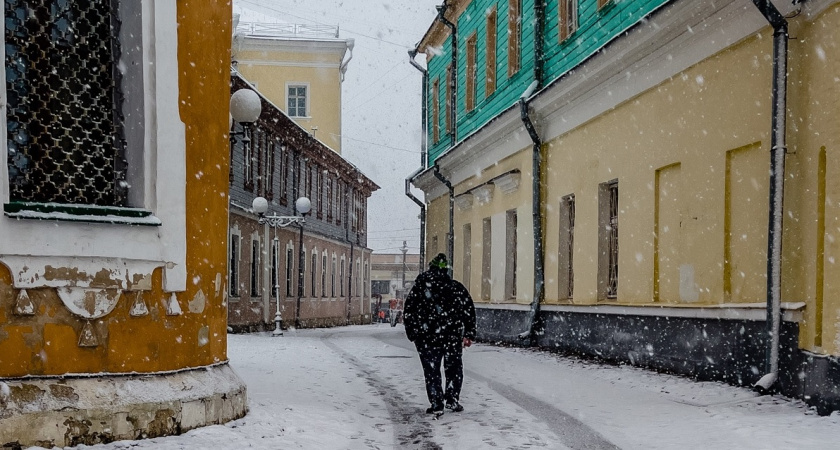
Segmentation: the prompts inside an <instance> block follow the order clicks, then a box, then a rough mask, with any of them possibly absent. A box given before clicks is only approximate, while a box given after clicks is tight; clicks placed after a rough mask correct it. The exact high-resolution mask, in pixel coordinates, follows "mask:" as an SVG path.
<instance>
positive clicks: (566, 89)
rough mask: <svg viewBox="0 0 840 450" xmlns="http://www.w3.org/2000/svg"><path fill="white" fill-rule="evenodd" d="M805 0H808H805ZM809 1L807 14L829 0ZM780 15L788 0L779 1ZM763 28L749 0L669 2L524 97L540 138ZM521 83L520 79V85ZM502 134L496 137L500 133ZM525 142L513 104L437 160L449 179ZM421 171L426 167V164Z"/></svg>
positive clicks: (463, 176)
mask: <svg viewBox="0 0 840 450" xmlns="http://www.w3.org/2000/svg"><path fill="white" fill-rule="evenodd" d="M809 3H811V2H809ZM813 3H820V4H821V5H820V7H819V8H818V7H817V6H818V5H816V4H815V5H812V7H811V8H810V9H811V10H812V11H813V12H812V13H811V15H812V16H816V15H817V14H818V12H819V11H822V10H824V9H825V8H826V7H827V6H828V4H829V3H831V2H825V1H816V2H813ZM778 6H779V8H780V11H781V12H782V13H784V14H789V13H792V12H795V8H794V6H793V5H790V4H785V5H778ZM765 27H767V23H766V21H765V20H764V18H763V17H762V16H761V14H760V13H759V12H758V11H757V9H756V8H755V5H754V4H753V3H752V2H751V1H749V0H735V1H733V2H728V3H727V2H714V1H712V0H703V1H687V0H683V1H676V2H671V3H670V4H668V5H666V6H663V7H662V8H660V9H659V10H658V11H657V12H655V13H654V16H653V20H645V21H641V22H640V23H638V24H637V25H636V26H634V27H633V28H631V29H630V30H628V31H627V32H626V33H624V34H623V35H622V36H621V37H620V38H617V39H615V40H613V41H612V42H611V43H609V44H607V45H606V46H605V47H604V48H602V49H601V50H600V51H598V52H597V53H596V54H594V55H593V56H592V57H590V58H589V59H588V60H587V61H585V62H584V63H582V64H580V65H578V66H577V67H575V68H574V69H572V70H570V71H569V72H567V73H566V74H563V75H562V76H560V77H558V78H557V79H555V80H554V81H553V82H551V83H549V84H548V85H547V86H546V87H544V88H543V89H541V90H540V91H539V92H537V93H536V94H535V95H534V96H533V97H531V101H530V107H531V109H532V110H533V113H532V116H533V117H536V118H537V121H536V123H537V128H538V131H539V132H540V134H541V136H542V139H543V142H547V141H549V140H552V139H555V138H557V137H558V136H561V135H563V134H565V133H567V132H569V131H571V130H573V129H574V128H576V127H578V126H580V125H582V124H584V123H586V122H588V121H590V120H592V119H594V118H596V117H598V116H599V115H601V114H603V113H604V112H606V111H609V110H610V109H613V108H615V107H617V106H618V105H620V104H622V103H624V102H626V101H628V100H630V99H632V98H633V97H635V96H637V95H639V94H641V93H643V92H645V91H647V90H649V89H651V88H653V87H655V86H656V85H658V84H660V83H662V82H664V81H666V80H668V79H669V78H670V77H673V76H674V75H677V74H679V73H680V72H682V71H684V70H686V69H687V68H689V67H691V66H693V65H695V64H697V63H699V62H701V61H703V60H704V59H707V58H709V57H711V56H713V55H714V54H716V53H718V52H720V51H722V50H724V49H725V48H727V47H729V46H732V45H733V44H735V43H737V42H739V41H741V40H743V39H745V38H747V37H749V36H751V35H753V34H754V33H756V32H758V31H759V30H761V29H763V28H765ZM524 89H525V87H524V86H523V90H524ZM500 137H501V140H500ZM530 145H531V140H530V139H529V137H528V133H527V132H526V131H525V128H524V126H523V125H522V123H521V121H520V118H519V110H518V108H516V104H513V105H511V106H509V107H508V108H507V109H505V110H504V111H502V112H501V113H500V114H498V115H496V116H495V117H493V118H492V119H491V120H489V121H488V122H487V123H486V124H484V125H483V126H482V127H480V128H478V129H477V130H476V131H475V132H473V133H472V134H470V135H468V136H466V137H465V138H463V139H462V140H461V141H460V142H458V143H457V144H456V145H455V146H454V147H452V148H451V149H449V150H448V151H446V152H445V153H444V154H443V155H441V156H440V157H439V158H438V159H437V164H438V165H439V166H440V171H441V173H442V174H443V175H444V176H446V177H447V178H448V179H449V180H450V181H451V182H452V184H453V185H457V184H458V183H460V182H463V181H464V180H467V179H469V178H471V177H473V176H475V174H476V168H477V167H478V168H484V167H490V166H491V165H492V164H493V163H495V162H496V161H500V160H502V159H505V158H507V157H510V156H512V155H514V154H515V153H517V152H519V151H521V150H522V149H524V148H526V147H528V146H530ZM426 172H430V170H427V171H426ZM426 172H424V173H421V174H420V175H418V176H417V177H415V180H414V182H415V185H416V186H417V187H418V188H420V189H421V190H423V191H424V192H425V193H426V195H427V201H429V200H432V199H434V198H437V197H439V196H441V195H444V194H446V193H447V191H446V189H445V188H443V187H442V186H437V185H440V183H439V182H436V180H435V179H434V176H433V175H432V174H431V173H428V174H427V173H426Z"/></svg>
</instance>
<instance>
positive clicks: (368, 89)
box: [234, 0, 442, 253]
mask: <svg viewBox="0 0 840 450" xmlns="http://www.w3.org/2000/svg"><path fill="white" fill-rule="evenodd" d="M440 3H442V1H441V0H411V1H404V0H402V1H387V0H386V1H379V0H344V1H341V0H318V1H312V0H234V12H235V13H240V14H241V20H242V21H243V22H291V23H315V24H323V25H333V26H336V25H337V26H338V27H339V30H340V37H341V38H353V39H355V40H356V46H355V48H354V49H353V60H352V61H351V62H350V67H349V69H348V71H347V75H346V78H345V81H344V86H343V88H342V89H343V94H342V96H343V111H342V115H343V118H342V120H343V124H342V125H343V139H342V155H343V156H344V157H345V158H347V159H348V160H349V161H350V162H352V163H353V164H355V165H356V166H358V167H359V168H360V169H361V170H362V171H363V172H364V173H365V175H367V176H368V177H369V178H370V179H372V180H373V181H374V182H375V183H376V184H378V185H379V186H380V187H381V189H380V190H379V191H377V192H375V193H374V194H373V196H372V197H371V199H370V203H369V206H368V246H369V247H370V248H372V249H373V250H374V251H375V252H377V253H399V248H400V247H401V246H402V243H403V241H404V240H405V241H407V242H408V248H409V250H408V252H409V253H418V252H419V250H420V245H419V243H420V220H419V219H418V215H419V213H420V208H419V207H418V206H417V205H416V204H414V202H412V201H411V200H410V199H408V198H407V197H406V196H405V178H406V177H407V176H408V175H410V174H411V173H412V172H414V171H415V170H416V169H417V168H419V167H420V164H421V162H420V135H421V123H420V122H421V117H420V114H421V112H420V111H421V110H420V106H421V105H420V102H421V85H422V79H423V78H422V75H421V73H420V72H419V71H418V70H417V69H415V68H413V67H412V66H411V65H410V64H409V60H408V53H407V52H408V50H409V49H411V48H414V46H415V44H417V42H418V41H419V40H420V39H421V38H422V37H423V34H424V33H425V32H426V30H427V29H428V28H429V25H431V23H432V21H433V20H434V18H435V15H436V11H435V5H437V4H440ZM418 59H421V63H422V56H421V57H419V58H418ZM415 195H417V196H418V197H421V195H420V193H419V191H417V190H415ZM421 198H422V197H421Z"/></svg>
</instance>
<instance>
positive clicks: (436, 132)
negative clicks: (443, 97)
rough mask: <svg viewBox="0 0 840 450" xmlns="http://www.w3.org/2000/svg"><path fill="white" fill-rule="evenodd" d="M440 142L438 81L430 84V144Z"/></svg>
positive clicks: (436, 79)
mask: <svg viewBox="0 0 840 450" xmlns="http://www.w3.org/2000/svg"><path fill="white" fill-rule="evenodd" d="M438 141H440V79H439V78H435V81H434V83H432V142H434V143H437V142H438Z"/></svg>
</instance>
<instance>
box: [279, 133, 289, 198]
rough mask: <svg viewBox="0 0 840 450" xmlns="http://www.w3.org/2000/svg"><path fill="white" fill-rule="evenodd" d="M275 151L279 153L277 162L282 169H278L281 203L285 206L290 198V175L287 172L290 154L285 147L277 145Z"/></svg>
mask: <svg viewBox="0 0 840 450" xmlns="http://www.w3.org/2000/svg"><path fill="white" fill-rule="evenodd" d="M275 150H276V151H277V160H278V161H280V167H278V168H277V170H278V171H279V174H280V203H281V204H283V205H285V204H286V197H287V196H288V191H287V190H286V189H287V188H288V185H287V182H288V174H287V171H288V170H289V158H290V155H289V152H287V151H286V146H285V145H277V144H275Z"/></svg>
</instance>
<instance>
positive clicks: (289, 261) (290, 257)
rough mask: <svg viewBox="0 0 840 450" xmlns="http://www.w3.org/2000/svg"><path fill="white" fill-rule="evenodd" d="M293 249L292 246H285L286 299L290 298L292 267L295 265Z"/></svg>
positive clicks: (292, 276)
mask: <svg viewBox="0 0 840 450" xmlns="http://www.w3.org/2000/svg"><path fill="white" fill-rule="evenodd" d="M294 253H295V249H294V248H293V247H292V246H286V297H292V296H293V295H294V294H292V279H293V278H294V275H293V273H294V272H293V266H294V264H295V255H294Z"/></svg>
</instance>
